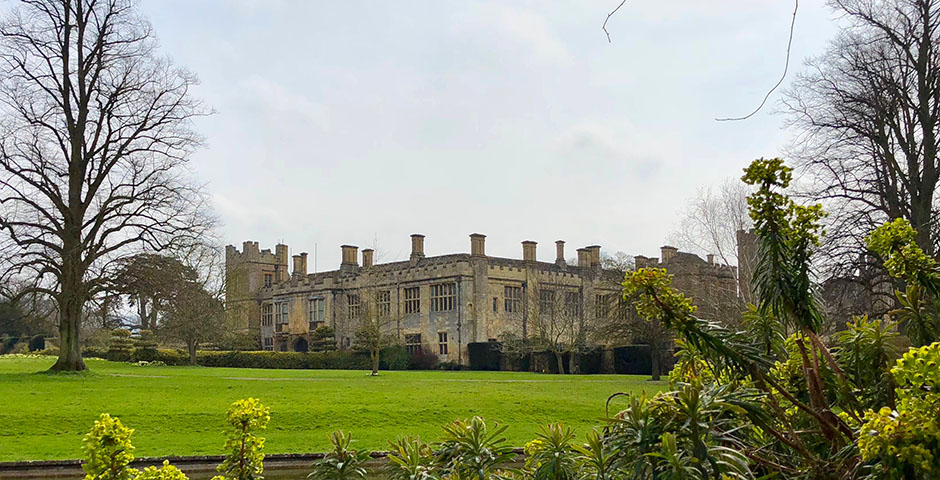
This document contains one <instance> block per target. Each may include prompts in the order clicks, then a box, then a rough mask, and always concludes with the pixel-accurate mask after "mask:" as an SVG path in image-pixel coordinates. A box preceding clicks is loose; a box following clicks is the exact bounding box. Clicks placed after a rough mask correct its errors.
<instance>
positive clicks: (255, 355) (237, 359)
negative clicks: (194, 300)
mask: <svg viewBox="0 0 940 480" xmlns="http://www.w3.org/2000/svg"><path fill="white" fill-rule="evenodd" d="M137 353H138V352H136V351H135V352H134V353H133V354H131V358H130V360H129V361H131V362H139V361H147V362H154V361H157V362H163V363H165V364H166V365H189V354H188V353H186V352H183V351H180V350H170V349H158V350H156V351H153V350H149V349H146V350H144V351H142V352H141V353H143V354H144V355H143V356H146V357H147V358H137V356H138V355H137ZM82 355H83V356H85V357H91V358H103V359H105V360H113V361H128V360H126V357H125V355H124V352H120V353H118V352H112V351H109V350H104V349H101V348H93V347H89V348H85V349H83V350H82ZM196 363H197V364H198V365H202V366H204V367H231V368H286V369H328V370H338V369H344V370H365V369H367V368H369V358H368V356H366V355H363V354H360V353H356V352H351V351H345V350H341V351H335V352H314V353H298V352H269V351H253V352H224V351H219V352H216V351H200V352H197V353H196Z"/></svg>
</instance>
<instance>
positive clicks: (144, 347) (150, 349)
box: [131, 330, 157, 362]
mask: <svg viewBox="0 0 940 480" xmlns="http://www.w3.org/2000/svg"><path fill="white" fill-rule="evenodd" d="M131 357H132V359H133V360H135V361H137V362H142V361H143V362H149V361H151V360H155V359H156V358H157V342H156V339H155V338H154V335H153V332H152V331H150V330H141V331H140V333H139V334H138V337H137V338H135V339H134V350H133V352H132V355H131Z"/></svg>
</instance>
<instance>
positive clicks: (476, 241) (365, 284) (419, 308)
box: [225, 233, 738, 364]
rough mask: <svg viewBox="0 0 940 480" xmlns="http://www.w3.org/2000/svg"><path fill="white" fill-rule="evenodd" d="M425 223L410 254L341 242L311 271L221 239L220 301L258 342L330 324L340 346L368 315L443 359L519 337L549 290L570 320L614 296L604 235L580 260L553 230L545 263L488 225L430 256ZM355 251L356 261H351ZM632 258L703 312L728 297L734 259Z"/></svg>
mask: <svg viewBox="0 0 940 480" xmlns="http://www.w3.org/2000/svg"><path fill="white" fill-rule="evenodd" d="M424 240H425V237H424V235H420V234H414V235H412V236H411V255H410V257H409V259H408V260H405V261H397V262H390V263H382V264H376V263H374V262H373V256H374V252H373V250H372V249H363V250H362V252H361V257H360V252H359V249H358V247H356V246H352V245H343V246H342V247H340V248H341V249H342V262H341V263H340V265H339V268H338V269H337V270H332V271H327V272H318V273H313V274H310V273H308V272H307V254H306V253H301V254H299V255H293V256H292V257H291V259H290V260H291V261H292V263H293V265H292V270H291V271H288V260H289V259H288V255H289V253H288V247H287V245H283V244H279V245H277V246H276V247H275V249H274V252H271V251H270V250H259V247H258V243H257V242H250V241H249V242H244V243H243V245H242V250H241V251H238V249H237V248H236V247H234V246H231V245H229V246H227V247H226V252H225V253H226V255H225V260H226V269H227V271H228V279H227V280H228V281H227V287H226V298H227V300H228V301H227V305H228V306H227V308H228V310H229V317H230V322H231V323H232V324H233V326H234V327H235V328H236V329H238V330H241V331H246V332H251V333H256V332H257V333H259V334H260V339H261V345H262V347H263V348H264V349H265V350H276V351H300V352H304V351H307V350H308V349H309V347H310V345H311V342H312V340H313V339H312V337H311V333H312V332H313V331H314V330H315V329H316V328H317V327H318V326H320V325H328V326H330V327H332V328H333V329H334V331H335V338H336V343H337V347H338V348H349V347H351V346H352V345H354V343H355V333H354V332H355V330H356V328H357V326H358V325H359V322H360V319H361V318H363V317H364V316H365V315H372V317H371V318H377V317H383V318H387V319H388V321H386V322H382V325H383V326H384V328H385V329H386V330H387V333H388V334H391V335H394V336H397V338H398V339H399V341H401V342H402V343H403V344H404V345H405V347H406V348H407V349H408V350H409V351H410V352H414V351H417V350H418V349H428V350H430V351H432V352H434V353H435V354H437V355H438V357H439V358H440V359H441V360H442V361H454V362H460V363H462V364H466V363H467V358H468V357H467V344H469V343H473V342H487V341H495V340H496V339H498V338H500V337H501V336H502V335H504V334H507V333H509V334H514V335H518V336H521V337H526V335H527V334H528V333H529V332H527V330H529V329H532V328H533V327H532V326H533V325H534V323H535V321H536V320H537V319H538V316H539V315H545V314H546V313H545V312H547V311H549V310H551V309H552V308H553V307H552V306H551V305H552V303H553V302H555V301H557V302H559V303H561V304H563V306H562V307H561V308H560V310H564V311H565V312H568V313H569V314H572V315H577V316H578V317H579V321H580V322H582V325H583V322H592V321H596V320H597V319H599V318H600V317H603V316H605V315H609V314H610V309H611V307H610V305H611V304H612V302H616V301H617V300H618V299H619V298H620V293H621V287H620V282H621V281H622V280H623V277H622V273H621V272H618V271H615V270H610V269H606V268H603V267H602V265H601V255H600V250H601V247H600V246H597V245H592V246H588V247H584V248H579V249H578V250H577V264H576V265H569V264H568V262H567V261H566V260H565V242H564V241H561V240H559V241H557V242H555V249H556V260H555V261H554V262H553V263H549V262H540V261H538V260H536V248H537V244H536V242H533V241H524V242H522V258H521V259H512V258H500V257H493V256H488V255H486V249H485V242H486V236H485V235H482V234H476V233H475V234H472V235H470V253H456V254H449V255H439V256H433V257H428V256H425V254H424ZM360 258H361V263H360ZM635 259H636V263H637V267H644V266H656V267H663V268H666V269H667V270H668V271H669V272H670V273H671V274H673V275H674V277H675V280H674V282H675V285H676V287H677V288H679V289H680V290H682V291H683V292H684V293H686V294H687V295H689V296H691V297H692V298H693V301H695V303H696V304H697V306H698V307H699V309H700V311H701V312H702V313H703V315H708V314H709V313H712V312H714V313H717V312H719V311H720V308H721V305H723V304H725V303H727V302H729V301H731V302H734V301H736V299H737V297H738V295H737V282H736V274H737V272H736V269H735V267H731V266H727V265H719V264H716V263H715V262H714V260H713V257H712V256H709V258H708V259H707V260H703V259H702V258H700V257H698V256H696V255H694V254H690V253H685V252H679V251H678V250H677V249H676V248H674V247H669V246H664V247H662V249H661V258H658V259H657V258H647V257H643V256H637V257H635Z"/></svg>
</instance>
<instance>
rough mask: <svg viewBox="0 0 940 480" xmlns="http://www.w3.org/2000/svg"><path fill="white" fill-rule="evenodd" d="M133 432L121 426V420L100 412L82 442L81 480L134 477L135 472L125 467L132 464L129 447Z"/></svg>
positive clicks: (110, 479) (132, 455)
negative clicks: (82, 476)
mask: <svg viewBox="0 0 940 480" xmlns="http://www.w3.org/2000/svg"><path fill="white" fill-rule="evenodd" d="M133 433H134V429H132V428H127V427H125V426H124V424H122V423H121V420H119V419H117V418H112V417H111V415H108V414H107V413H102V414H101V416H100V417H98V420H96V421H95V424H94V426H92V427H91V431H90V432H88V433H87V434H86V435H85V437H84V438H83V439H82V451H83V453H84V457H85V462H84V463H83V464H82V470H84V471H85V473H86V475H85V480H129V479H132V478H134V473H135V472H134V471H133V470H132V469H130V468H128V465H130V463H131V462H132V461H134V453H133V452H134V446H133V445H132V444H131V435H132V434H133Z"/></svg>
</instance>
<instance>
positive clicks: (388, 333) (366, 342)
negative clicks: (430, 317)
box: [355, 286, 401, 376]
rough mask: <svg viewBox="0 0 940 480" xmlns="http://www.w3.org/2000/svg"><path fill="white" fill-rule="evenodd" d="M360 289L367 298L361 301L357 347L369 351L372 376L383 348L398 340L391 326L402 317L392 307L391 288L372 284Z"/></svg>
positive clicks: (376, 370) (357, 328)
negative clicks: (382, 287)
mask: <svg viewBox="0 0 940 480" xmlns="http://www.w3.org/2000/svg"><path fill="white" fill-rule="evenodd" d="M359 291H360V292H361V293H360V295H362V294H364V295H365V298H364V299H362V300H361V303H360V309H361V312H360V315H359V324H358V326H357V327H356V330H355V337H356V347H357V348H360V349H362V350H365V351H367V352H369V360H370V363H371V366H372V376H376V375H378V374H379V360H380V355H381V352H382V349H383V348H385V347H388V346H391V345H394V344H395V343H396V342H397V341H398V337H397V336H396V335H395V333H394V332H393V331H392V329H391V326H392V325H395V324H397V323H398V322H399V321H400V320H401V317H399V316H397V315H396V314H395V313H396V312H395V311H394V310H392V308H391V307H392V304H391V291H390V290H388V289H381V288H378V287H376V286H370V287H368V288H365V289H360V290H359Z"/></svg>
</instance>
